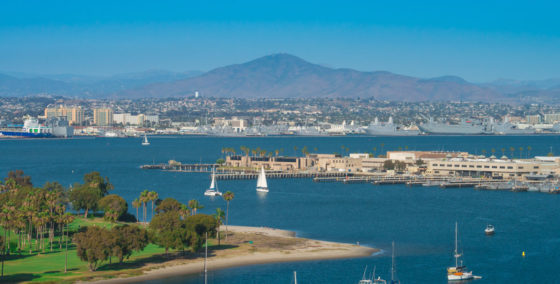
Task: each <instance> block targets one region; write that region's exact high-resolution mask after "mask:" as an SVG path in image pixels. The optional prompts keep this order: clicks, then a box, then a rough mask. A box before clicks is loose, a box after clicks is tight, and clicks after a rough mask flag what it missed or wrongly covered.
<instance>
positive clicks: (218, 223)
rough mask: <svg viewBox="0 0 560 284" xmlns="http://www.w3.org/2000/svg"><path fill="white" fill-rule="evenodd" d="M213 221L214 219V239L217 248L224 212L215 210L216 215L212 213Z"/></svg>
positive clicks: (219, 209)
mask: <svg viewBox="0 0 560 284" xmlns="http://www.w3.org/2000/svg"><path fill="white" fill-rule="evenodd" d="M212 216H214V219H216V226H217V228H216V238H218V246H219V245H220V226H221V225H222V224H223V222H224V218H225V217H226V212H224V210H222V208H216V213H214V215H212Z"/></svg>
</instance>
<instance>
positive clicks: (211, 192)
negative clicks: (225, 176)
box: [204, 169, 222, 196]
mask: <svg viewBox="0 0 560 284" xmlns="http://www.w3.org/2000/svg"><path fill="white" fill-rule="evenodd" d="M216 184H217V183H216V173H215V172H214V169H212V182H210V188H208V189H207V190H206V191H205V192H204V195H206V196H216V195H219V196H222V193H221V192H220V190H218V187H217V185H216Z"/></svg>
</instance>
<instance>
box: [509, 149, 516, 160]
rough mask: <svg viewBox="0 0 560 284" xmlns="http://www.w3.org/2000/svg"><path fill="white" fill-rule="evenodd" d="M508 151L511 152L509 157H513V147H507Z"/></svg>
mask: <svg viewBox="0 0 560 284" xmlns="http://www.w3.org/2000/svg"><path fill="white" fill-rule="evenodd" d="M509 151H510V152H511V158H512V159H513V153H515V147H509Z"/></svg>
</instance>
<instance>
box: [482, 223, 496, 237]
mask: <svg viewBox="0 0 560 284" xmlns="http://www.w3.org/2000/svg"><path fill="white" fill-rule="evenodd" d="M484 233H485V234H486V235H489V236H490V235H493V234H494V226H493V225H490V224H488V225H487V226H486V229H484Z"/></svg>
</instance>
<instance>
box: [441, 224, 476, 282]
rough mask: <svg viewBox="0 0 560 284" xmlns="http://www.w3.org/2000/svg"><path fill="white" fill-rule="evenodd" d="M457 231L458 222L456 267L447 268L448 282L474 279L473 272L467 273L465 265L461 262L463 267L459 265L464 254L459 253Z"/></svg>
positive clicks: (454, 253) (455, 254) (455, 253)
mask: <svg viewBox="0 0 560 284" xmlns="http://www.w3.org/2000/svg"><path fill="white" fill-rule="evenodd" d="M457 231H458V229H457V222H455V251H454V252H453V257H454V258H455V266H452V267H448V268H447V280H449V281H461V280H471V279H473V274H472V271H466V270H467V267H466V266H464V265H463V261H461V265H459V259H460V258H461V256H462V254H460V253H459V249H458V240H457V235H458V232H457Z"/></svg>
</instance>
